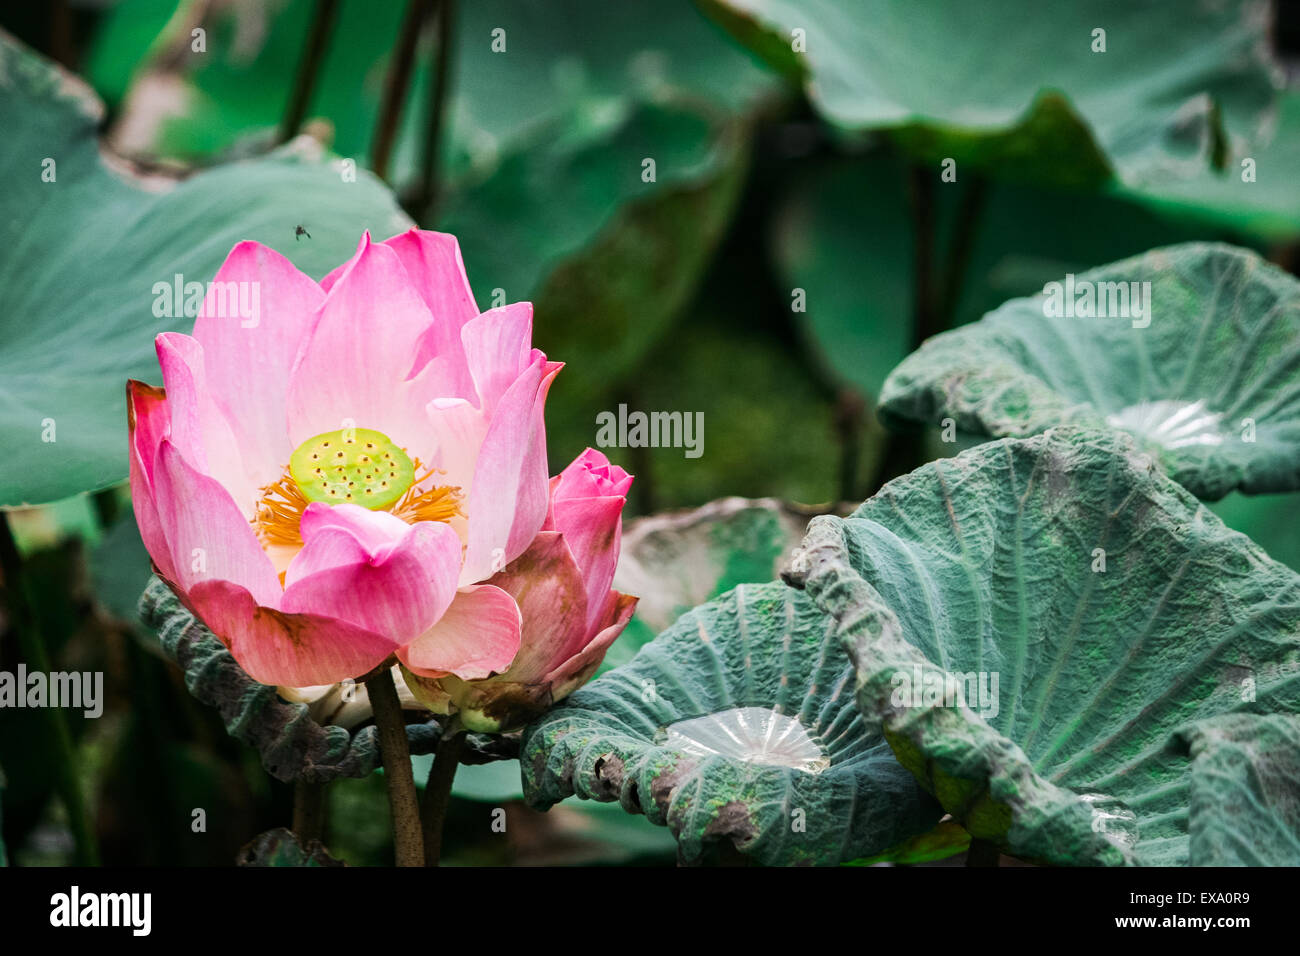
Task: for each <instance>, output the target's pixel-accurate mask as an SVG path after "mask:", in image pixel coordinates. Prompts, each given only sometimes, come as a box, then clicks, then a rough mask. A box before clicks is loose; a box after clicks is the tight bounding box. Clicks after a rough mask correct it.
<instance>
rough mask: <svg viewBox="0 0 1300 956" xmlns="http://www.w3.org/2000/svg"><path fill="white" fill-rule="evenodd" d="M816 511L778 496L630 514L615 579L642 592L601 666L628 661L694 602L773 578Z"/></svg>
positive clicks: (632, 590)
mask: <svg viewBox="0 0 1300 956" xmlns="http://www.w3.org/2000/svg"><path fill="white" fill-rule="evenodd" d="M816 513H818V511H817V510H816V509H806V508H798V507H796V506H794V505H791V504H789V503H786V502H782V501H777V500H776V499H774V498H722V499H720V500H718V501H712V502H710V503H709V504H707V505H703V506H701V507H699V508H694V509H691V510H689V511H675V512H668V513H666V514H656V515H647V516H646V517H644V518H636V519H634V520H632V521H630V522H627V523H626V524H625V525H624V527H623V540H622V544H621V546H620V549H619V559H618V571H617V572H616V573H615V575H614V587H615V589H616V590H619V591H622V592H623V593H625V594H635V595H636V596H637V597H638V598H639V600H638V601H637V606H636V614H635V615H634V616H633V618H632V620H631V621H630V622H628V626H627V629H626V630H625V631H624V632H623V633H622V634H621V635H620V636H619V639H618V640H617V641H615V642H614V644H613V646H611V647H610V649H609V652H608V653H607V654H606V655H605V661H604V663H603V664H602V665H601V666H602V668H603V669H605V670H609V669H611V668H613V667H618V666H620V665H622V664H626V663H627V662H628V661H630V660H631V659H632V657H633V656H634V655H635V654H636V652H637V651H639V650H640V649H641V648H642V647H643V646H644V645H646V644H648V643H649V642H650V641H651V640H652V639H653V638H654V636H655V635H656V634H658V633H659V632H660V631H662V630H664V629H665V628H666V627H668V626H669V625H670V624H672V623H673V622H674V621H676V620H677V618H678V617H680V616H681V615H682V614H684V613H685V612H687V611H689V610H690V609H691V608H693V607H696V606H697V605H700V604H704V603H705V602H707V601H711V600H713V599H714V598H716V597H718V596H719V595H721V594H723V593H725V592H727V591H730V590H731V589H732V588H734V587H736V585H738V584H760V583H763V582H766V581H771V580H773V579H774V578H775V577H776V576H777V574H778V573H779V572H780V571H781V569H782V568H783V567H784V566H785V565H786V563H787V562H788V561H789V558H790V555H791V554H792V553H793V551H794V549H795V548H796V547H798V545H799V542H800V541H802V540H803V535H804V531H805V530H806V529H807V526H808V519H809V518H810V517H811V516H812V515H813V514H816Z"/></svg>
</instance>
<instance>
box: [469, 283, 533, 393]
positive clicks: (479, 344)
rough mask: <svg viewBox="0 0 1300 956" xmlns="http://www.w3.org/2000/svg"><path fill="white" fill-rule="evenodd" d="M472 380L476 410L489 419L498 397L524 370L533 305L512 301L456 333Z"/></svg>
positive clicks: (529, 348)
mask: <svg viewBox="0 0 1300 956" xmlns="http://www.w3.org/2000/svg"><path fill="white" fill-rule="evenodd" d="M460 337H461V341H462V342H463V343H464V346H465V360H466V362H468V364H469V371H470V375H471V376H472V377H473V379H474V389H475V392H476V393H477V395H478V407H479V408H480V409H481V410H482V411H483V414H485V415H488V416H491V415H492V413H493V412H494V411H495V410H496V407H497V403H498V402H500V401H501V396H502V395H504V394H505V393H506V390H507V389H508V388H510V386H511V384H512V383H513V382H514V381H515V380H516V379H517V378H519V376H520V375H521V374H523V372H524V370H525V369H526V368H528V365H529V360H530V358H531V354H532V342H533V305H532V303H531V302H516V303H514V304H513V305H507V306H503V307H502V308H499V309H491V310H489V311H487V312H484V313H483V314H482V315H480V316H478V317H477V318H475V319H472V320H471V321H469V322H467V323H465V327H464V328H463V329H462V330H461V333H460Z"/></svg>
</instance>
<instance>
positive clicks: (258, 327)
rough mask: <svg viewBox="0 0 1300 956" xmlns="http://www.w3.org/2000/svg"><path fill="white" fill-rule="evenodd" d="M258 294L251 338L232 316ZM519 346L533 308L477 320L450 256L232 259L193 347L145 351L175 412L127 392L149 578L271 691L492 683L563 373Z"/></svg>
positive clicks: (449, 243) (240, 252)
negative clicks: (240, 300)
mask: <svg viewBox="0 0 1300 956" xmlns="http://www.w3.org/2000/svg"><path fill="white" fill-rule="evenodd" d="M229 283H236V284H241V285H229ZM242 284H250V285H247V286H245V285H242ZM248 288H252V289H254V290H256V291H257V297H256V299H253V301H258V302H259V303H260V310H259V311H260V315H258V316H254V319H255V320H254V321H250V320H249V318H248V317H247V316H246V315H242V314H241V315H229V314H228V313H229V312H230V311H232V310H231V309H229V308H228V303H229V302H230V300H231V294H232V292H234V291H236V290H241V289H248ZM249 298H251V296H250V297H249ZM531 339H532V306H531V305H530V304H528V303H526V302H525V303H516V304H514V305H508V306H504V307H502V308H498V309H492V310H490V311H488V312H484V313H482V314H480V313H479V311H478V309H477V308H476V307H475V305H474V299H473V297H472V295H471V293H470V288H469V283H468V281H467V279H466V277H465V270H464V266H463V264H462V261H461V257H460V249H459V246H458V245H457V243H456V240H455V238H453V237H452V236H448V235H442V234H439V233H433V232H420V231H416V230H412V231H410V232H407V233H404V234H402V235H399V236H395V237H393V238H392V239H389V240H388V241H386V242H383V243H378V244H376V243H373V242H371V240H370V237H369V234H367V235H366V236H364V237H363V238H362V240H361V243H360V246H359V247H358V250H357V253H356V255H355V256H354V257H353V258H352V259H351V260H350V261H348V262H347V263H345V264H344V265H342V266H340V267H339V268H337V269H335V270H334V271H333V272H331V273H330V274H329V275H328V276H326V277H325V279H324V280H322V281H321V282H320V283H319V284H318V283H316V282H314V281H313V280H312V279H310V278H309V277H307V276H305V275H303V274H302V273H300V272H298V271H297V270H296V269H295V268H294V267H293V265H291V264H290V263H289V261H288V260H287V259H285V258H284V257H283V256H280V255H279V254H277V253H276V252H274V251H273V250H271V249H268V248H266V247H265V246H262V245H259V244H258V243H255V242H243V243H240V244H239V245H237V246H236V247H235V248H234V249H233V250H232V251H231V253H230V255H229V257H227V259H226V261H225V264H224V265H222V267H221V270H220V271H219V272H218V273H217V276H216V280H215V282H214V283H213V284H212V286H210V289H209V294H208V296H207V298H206V300H205V301H204V305H203V309H202V310H201V311H200V313H199V316H198V319H197V321H196V322H195V326H194V334H193V336H192V337H191V336H188V335H180V334H176V333H165V334H163V335H160V336H159V337H158V339H157V349H158V358H159V362H160V363H161V365H162V376H163V382H164V385H165V392H164V391H162V390H159V389H156V388H151V387H150V386H147V385H142V384H141V383H139V382H131V383H130V384H129V385H128V388H127V396H128V406H129V415H130V425H131V448H130V451H131V456H130V458H131V492H132V499H133V501H134V505H135V515H136V520H137V522H138V523H139V526H140V533H141V535H142V537H143V539H144V543H145V546H146V547H147V548H148V550H149V554H150V555H151V557H152V558H153V563H154V566H155V568H156V570H157V572H158V574H159V575H161V576H162V578H163V579H165V580H166V581H167V583H168V584H169V585H170V586H171V587H172V588H173V590H175V591H176V593H177V594H178V595H179V596H180V598H181V599H182V601H184V603H185V604H186V606H187V607H188V608H189V609H190V610H192V611H193V612H194V613H195V614H196V615H197V616H198V617H199V618H201V619H202V620H203V621H204V623H206V624H207V625H208V627H209V628H210V629H211V630H212V631H213V632H214V633H215V634H216V635H217V636H218V637H219V638H220V639H221V640H222V641H223V642H224V643H225V644H226V646H227V647H229V648H230V651H231V653H232V654H234V656H235V659H236V660H237V661H239V663H240V666H242V667H243V668H244V670H246V671H247V672H248V673H249V675H251V676H252V677H253V678H254V679H256V680H259V681H262V682H264V683H267V684H278V685H291V686H305V685H321V684H332V683H335V682H338V681H341V680H343V679H345V678H357V677H361V676H363V675H365V674H366V673H367V672H370V671H372V670H373V669H374V668H376V667H378V666H379V665H380V664H382V663H384V662H385V661H387V660H388V659H389V658H390V657H391V656H392V655H394V654H395V655H396V656H397V657H398V658H399V659H401V660H409V661H411V662H412V664H413V666H416V667H419V668H421V669H436V670H438V671H442V672H446V673H449V674H455V675H457V676H459V677H462V678H465V679H470V680H472V679H476V678H483V677H487V676H488V675H490V674H493V673H497V672H501V671H504V670H505V669H506V668H507V667H508V666H509V665H510V663H511V661H512V660H514V659H515V655H516V652H517V651H518V650H519V647H520V633H521V632H520V623H521V614H520V609H519V606H518V605H517V604H516V600H515V596H514V595H513V594H512V592H510V591H509V590H507V589H506V588H505V587H503V586H501V585H500V584H492V583H484V582H486V581H487V579H488V578H490V577H492V575H493V574H494V573H495V572H497V571H499V570H500V569H501V568H502V567H504V566H505V565H507V564H509V563H510V562H513V561H516V560H517V559H518V558H520V556H521V555H524V554H525V553H526V551H527V550H528V549H529V548H530V545H533V542H534V539H535V538H537V536H538V532H539V531H541V529H542V528H543V525H544V524H546V523H547V522H548V521H550V520H552V519H551V518H550V517H549V514H550V511H549V507H548V501H549V498H548V484H547V467H546V447H545V429H544V425H543V420H542V409H543V405H544V403H545V400H546V393H547V390H548V389H549V387H550V384H551V382H552V380H553V379H554V377H555V375H556V373H557V372H558V371H559V369H560V364H559V363H556V362H549V361H547V359H546V356H545V355H544V354H543V353H542V352H540V351H538V350H537V349H534V348H532V347H531Z"/></svg>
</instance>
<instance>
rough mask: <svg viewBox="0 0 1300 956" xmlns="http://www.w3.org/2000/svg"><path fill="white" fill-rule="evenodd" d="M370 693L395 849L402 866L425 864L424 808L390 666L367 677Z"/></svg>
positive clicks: (367, 686)
mask: <svg viewBox="0 0 1300 956" xmlns="http://www.w3.org/2000/svg"><path fill="white" fill-rule="evenodd" d="M366 693H367V694H368V695H369V696H370V706H371V708H372V709H373V710H374V712H375V726H376V727H378V728H379V753H380V755H381V757H382V758H383V761H384V782H385V783H386V784H387V786H388V807H389V810H390V811H391V812H392V815H393V850H394V856H395V859H396V863H397V865H398V866H423V865H424V834H423V833H422V832H421V830H420V808H419V802H418V801H417V800H416V798H415V776H414V774H412V772H411V747H410V744H409V743H408V742H407V740H406V722H405V721H404V720H403V719H402V705H401V702H400V701H399V700H398V699H397V688H396V687H395V686H394V685H393V673H392V670H391V669H390V668H389V667H388V666H387V665H385V666H383V667H380V668H379V671H378V672H377V673H376V674H375V675H374V676H373V677H370V678H368V679H367V680H366Z"/></svg>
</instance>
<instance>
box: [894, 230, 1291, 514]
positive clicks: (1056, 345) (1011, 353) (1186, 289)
mask: <svg viewBox="0 0 1300 956" xmlns="http://www.w3.org/2000/svg"><path fill="white" fill-rule="evenodd" d="M1060 282H1061V289H1062V294H1061V298H1063V299H1065V300H1066V304H1067V305H1074V308H1075V311H1076V313H1077V312H1079V311H1082V308H1081V307H1080V305H1079V303H1081V302H1082V301H1083V299H1082V297H1083V295H1084V293H1085V292H1091V293H1095V297H1096V301H1097V302H1101V301H1102V300H1103V299H1105V302H1104V303H1103V307H1102V308H1101V309H1100V310H1098V309H1096V308H1094V309H1092V310H1091V311H1092V312H1096V311H1103V312H1105V313H1107V315H1106V316H1105V317H1093V316H1092V315H1085V316H1081V315H1078V314H1075V315H1059V316H1058V315H1048V314H1047V313H1048V312H1052V311H1054V307H1053V306H1052V299H1051V297H1050V296H1048V295H1044V294H1039V295H1037V296H1034V297H1033V298H1025V299H1014V300H1012V301H1010V302H1008V303H1006V304H1005V305H1003V306H1002V307H1001V308H999V309H997V310H995V311H994V312H992V313H990V314H989V315H987V316H985V317H984V318H983V319H982V320H981V321H979V322H977V323H975V324H973V325H969V326H966V327H964V328H961V329H957V330H955V331H952V332H946V333H944V334H942V335H937V336H935V337H934V338H932V339H930V340H929V341H927V342H926V343H925V344H924V345H923V346H922V347H921V348H920V349H919V350H918V351H916V352H914V353H913V354H912V355H910V356H909V357H908V358H907V359H905V360H904V361H903V363H902V364H901V365H899V366H898V368H897V369H895V370H894V372H893V373H891V374H890V376H889V378H888V379H887V380H886V382H885V386H884V389H883V391H882V394H881V407H880V414H881V417H882V418H883V419H884V420H885V421H886V423H889V424H894V425H906V424H908V423H915V422H926V423H936V422H939V421H941V420H943V419H945V418H952V419H953V420H954V421H955V422H956V425H957V428H959V429H961V430H963V431H968V432H972V433H974V434H984V435H990V436H993V437H1002V436H1024V435H1032V434H1035V433H1037V432H1040V431H1042V430H1043V429H1045V428H1047V427H1049V426H1051V425H1054V424H1057V423H1059V422H1063V421H1070V420H1087V421H1090V422H1095V423H1099V424H1100V423H1105V424H1107V425H1109V426H1111V427H1114V428H1118V429H1122V430H1124V431H1128V432H1132V433H1134V434H1136V435H1137V436H1138V437H1139V438H1140V439H1141V440H1142V442H1143V443H1144V444H1145V446H1146V447H1147V448H1149V449H1150V450H1151V451H1152V453H1153V454H1154V455H1155V456H1156V457H1157V459H1158V460H1159V461H1160V463H1161V465H1162V466H1163V467H1164V468H1165V469H1166V470H1167V471H1168V472H1169V474H1170V475H1172V476H1173V478H1174V479H1175V480H1176V481H1178V482H1179V483H1180V484H1182V485H1184V486H1185V487H1187V488H1188V489H1189V490H1191V491H1192V492H1193V493H1194V494H1196V495H1198V496H1199V497H1201V498H1204V499H1206V500H1209V501H1214V500H1217V499H1219V498H1222V497H1223V496H1224V495H1225V494H1227V493H1228V492H1229V491H1232V490H1233V489H1240V490H1242V491H1244V492H1247V493H1250V494H1257V493H1262V492H1272V491H1288V490H1291V489H1295V488H1297V487H1300V282H1297V281H1296V280H1295V279H1294V278H1293V277H1292V276H1290V275H1288V274H1286V273H1285V272H1283V271H1282V270H1280V269H1278V268H1276V267H1274V266H1272V265H1270V264H1268V263H1267V262H1265V261H1264V260H1263V259H1261V258H1260V257H1259V256H1257V255H1256V254H1255V253H1253V252H1249V251H1246V250H1243V249H1236V248H1233V247H1231V246H1224V245H1218V244H1206V243H1187V244H1185V245H1180V246H1172V247H1169V248H1165V249H1155V250H1152V251H1151V252H1148V253H1146V254H1144V255H1142V256H1136V257H1134V258H1131V259H1126V260H1124V261H1122V262H1116V263H1113V264H1111V265H1108V266H1104V267H1102V268H1100V269H1094V270H1091V271H1089V272H1086V273H1083V274H1081V275H1079V276H1075V277H1072V278H1071V277H1060ZM1070 282H1073V287H1071V286H1070V285H1069V284H1068V283H1070ZM1133 283H1142V284H1143V285H1141V286H1135V285H1133ZM1146 283H1150V285H1149V288H1144V287H1145V284H1146ZM1071 288H1073V293H1072V292H1071ZM1133 289H1138V290H1141V299H1142V300H1143V310H1144V314H1143V315H1141V316H1139V315H1138V313H1137V311H1135V310H1134V309H1132V308H1131V307H1130V308H1129V309H1128V310H1127V312H1126V311H1125V310H1124V308H1123V303H1122V301H1121V297H1123V296H1124V295H1125V294H1127V293H1129V292H1130V290H1133ZM1131 301H1136V300H1131ZM1117 306H1119V307H1118V308H1117ZM1129 313H1131V314H1129Z"/></svg>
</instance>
